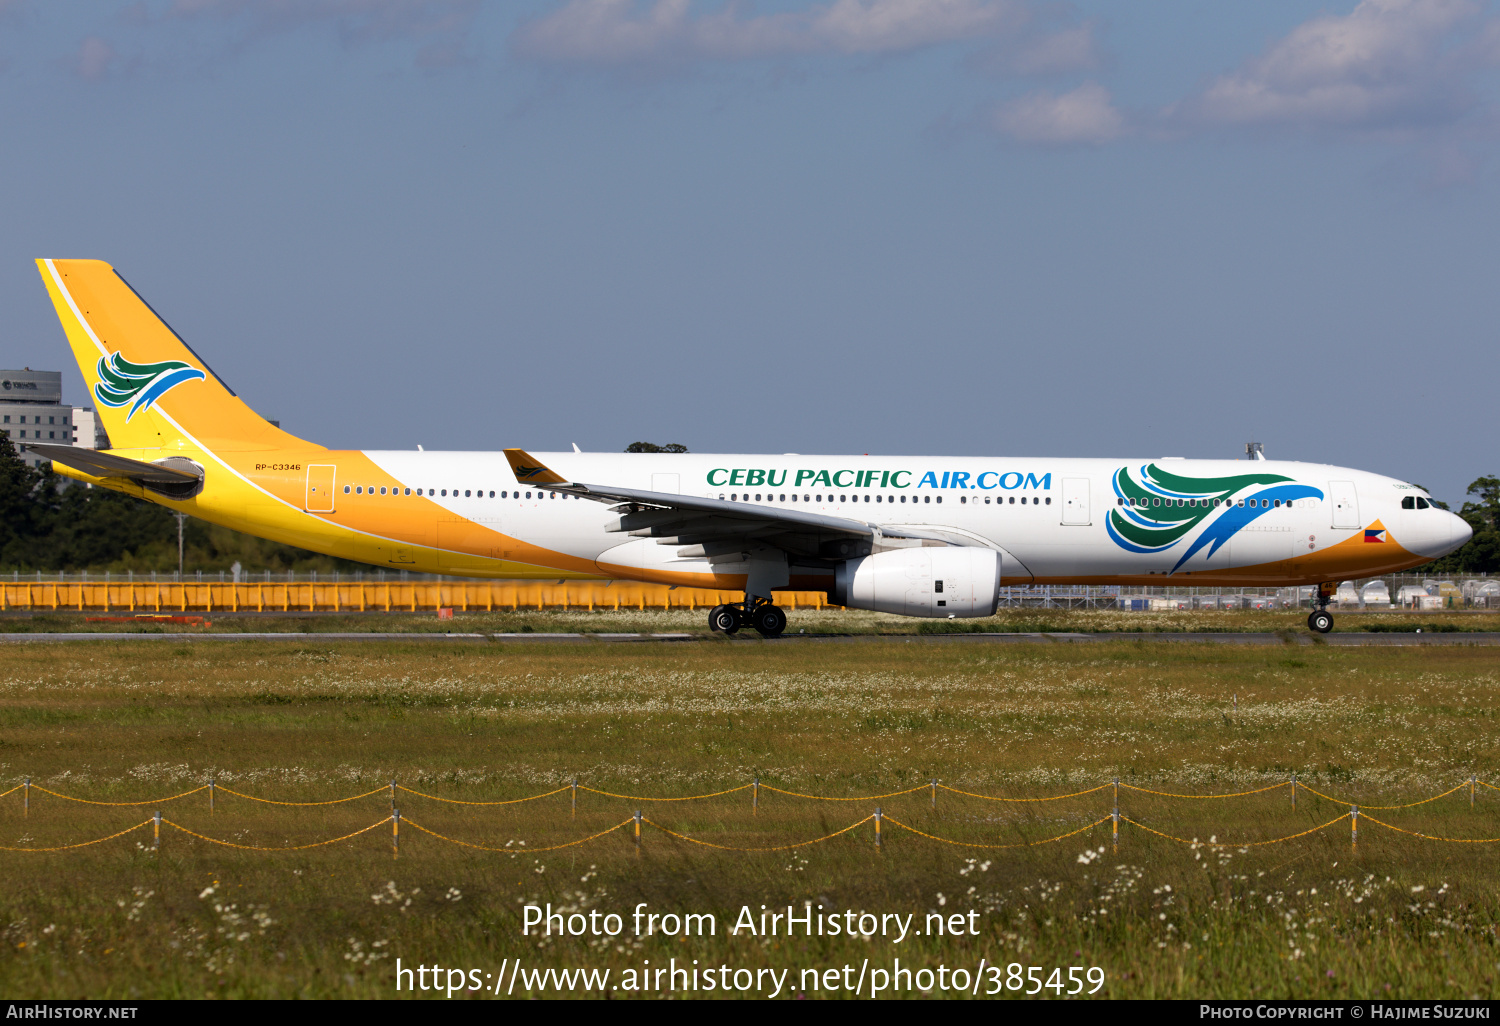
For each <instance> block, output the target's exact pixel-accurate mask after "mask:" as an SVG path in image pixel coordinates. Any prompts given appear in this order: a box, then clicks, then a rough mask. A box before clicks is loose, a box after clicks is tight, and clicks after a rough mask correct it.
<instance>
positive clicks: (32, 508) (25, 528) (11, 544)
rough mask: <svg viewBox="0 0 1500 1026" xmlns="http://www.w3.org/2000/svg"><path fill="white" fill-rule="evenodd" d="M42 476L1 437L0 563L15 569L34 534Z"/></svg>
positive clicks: (7, 436) (5, 437)
mask: <svg viewBox="0 0 1500 1026" xmlns="http://www.w3.org/2000/svg"><path fill="white" fill-rule="evenodd" d="M41 483H42V475H41V473H40V472H39V471H37V470H36V469H34V468H32V467H28V466H27V465H26V462H25V461H24V460H22V459H21V457H20V456H19V455H17V453H16V447H15V445H14V444H13V443H12V442H11V440H10V436H9V435H6V434H3V433H0V563H5V564H7V565H14V564H15V562H16V560H17V559H18V558H20V557H21V556H22V555H23V552H24V550H25V548H26V547H27V545H28V543H29V541H30V539H31V538H32V536H33V535H34V534H35V525H36V519H37V512H38V508H37V494H38V492H39V491H40V488H41Z"/></svg>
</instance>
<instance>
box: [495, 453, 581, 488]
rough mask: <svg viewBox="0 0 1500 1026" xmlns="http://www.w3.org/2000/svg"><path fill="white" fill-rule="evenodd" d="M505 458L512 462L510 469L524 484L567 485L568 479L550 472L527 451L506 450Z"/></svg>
mask: <svg viewBox="0 0 1500 1026" xmlns="http://www.w3.org/2000/svg"><path fill="white" fill-rule="evenodd" d="M505 458H506V459H508V460H510V469H511V470H513V471H514V472H515V475H516V480H517V481H520V482H521V483H522V484H543V485H549V484H567V483H568V479H567V478H565V477H563V476H561V475H560V474H556V473H554V472H553V471H551V470H549V469H548V468H547V467H546V466H545V465H544V464H543V463H542V461H541V460H539V459H537V458H536V457H535V456H533V455H531V454H530V453H528V452H527V451H526V450H525V449H506V450H505Z"/></svg>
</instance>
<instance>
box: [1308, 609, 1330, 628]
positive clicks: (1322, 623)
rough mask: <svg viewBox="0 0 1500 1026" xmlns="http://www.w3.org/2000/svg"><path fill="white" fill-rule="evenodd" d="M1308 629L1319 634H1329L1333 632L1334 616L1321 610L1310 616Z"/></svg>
mask: <svg viewBox="0 0 1500 1026" xmlns="http://www.w3.org/2000/svg"><path fill="white" fill-rule="evenodd" d="M1307 627H1308V629H1309V630H1313V631H1317V632H1318V633H1319V634H1327V633H1328V632H1329V631H1331V630H1333V614H1332V613H1330V612H1329V611H1328V610H1326V609H1319V610H1317V611H1316V612H1314V613H1312V614H1310V615H1309V616H1308V618H1307Z"/></svg>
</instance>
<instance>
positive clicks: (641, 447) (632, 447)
mask: <svg viewBox="0 0 1500 1026" xmlns="http://www.w3.org/2000/svg"><path fill="white" fill-rule="evenodd" d="M625 451H626V452H687V451H688V448H687V446H685V445H679V444H677V443H676V442H669V443H667V444H666V445H653V444H651V443H650V442H631V443H630V444H629V445H627V446H626V447H625Z"/></svg>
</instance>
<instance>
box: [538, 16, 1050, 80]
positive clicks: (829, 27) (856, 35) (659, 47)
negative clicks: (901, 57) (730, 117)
mask: <svg viewBox="0 0 1500 1026" xmlns="http://www.w3.org/2000/svg"><path fill="white" fill-rule="evenodd" d="M1027 17H1028V12H1027V10H1026V7H1025V6H1024V4H1023V3H1022V0H832V2H831V3H822V4H815V5H814V6H812V7H810V8H808V9H807V10H804V11H798V12H784V13H778V14H764V15H751V16H742V15H741V13H740V6H739V5H738V4H735V3H730V4H727V5H724V6H721V7H719V8H717V9H715V10H711V11H706V12H702V13H700V12H699V11H697V10H695V5H694V3H693V0H648V2H644V3H642V2H638V0H568V2H567V3H566V4H565V5H564V6H563V7H562V9H561V10H559V11H557V12H556V13H554V14H551V15H548V16H546V17H544V18H541V19H538V20H536V21H533V22H531V23H530V24H529V25H526V26H524V27H523V28H522V29H521V30H520V32H519V34H518V35H517V37H516V41H515V46H516V50H517V52H519V53H520V54H522V55H523V56H526V57H529V58H532V59H535V60H544V61H553V62H559V63H575V64H599V65H629V64H642V63H674V62H685V61H698V60H747V59H752V58H760V57H779V56H790V55H797V54H818V53H832V54H887V53H900V52H904V51H910V50H916V49H920V48H922V47H927V46H935V45H938V44H941V43H950V42H955V41H960V40H966V39H975V38H980V37H984V36H989V35H993V34H995V33H997V32H1002V31H1006V30H1008V29H1012V28H1014V27H1015V26H1018V25H1019V24H1021V23H1023V22H1024V21H1025V20H1026V19H1027Z"/></svg>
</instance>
